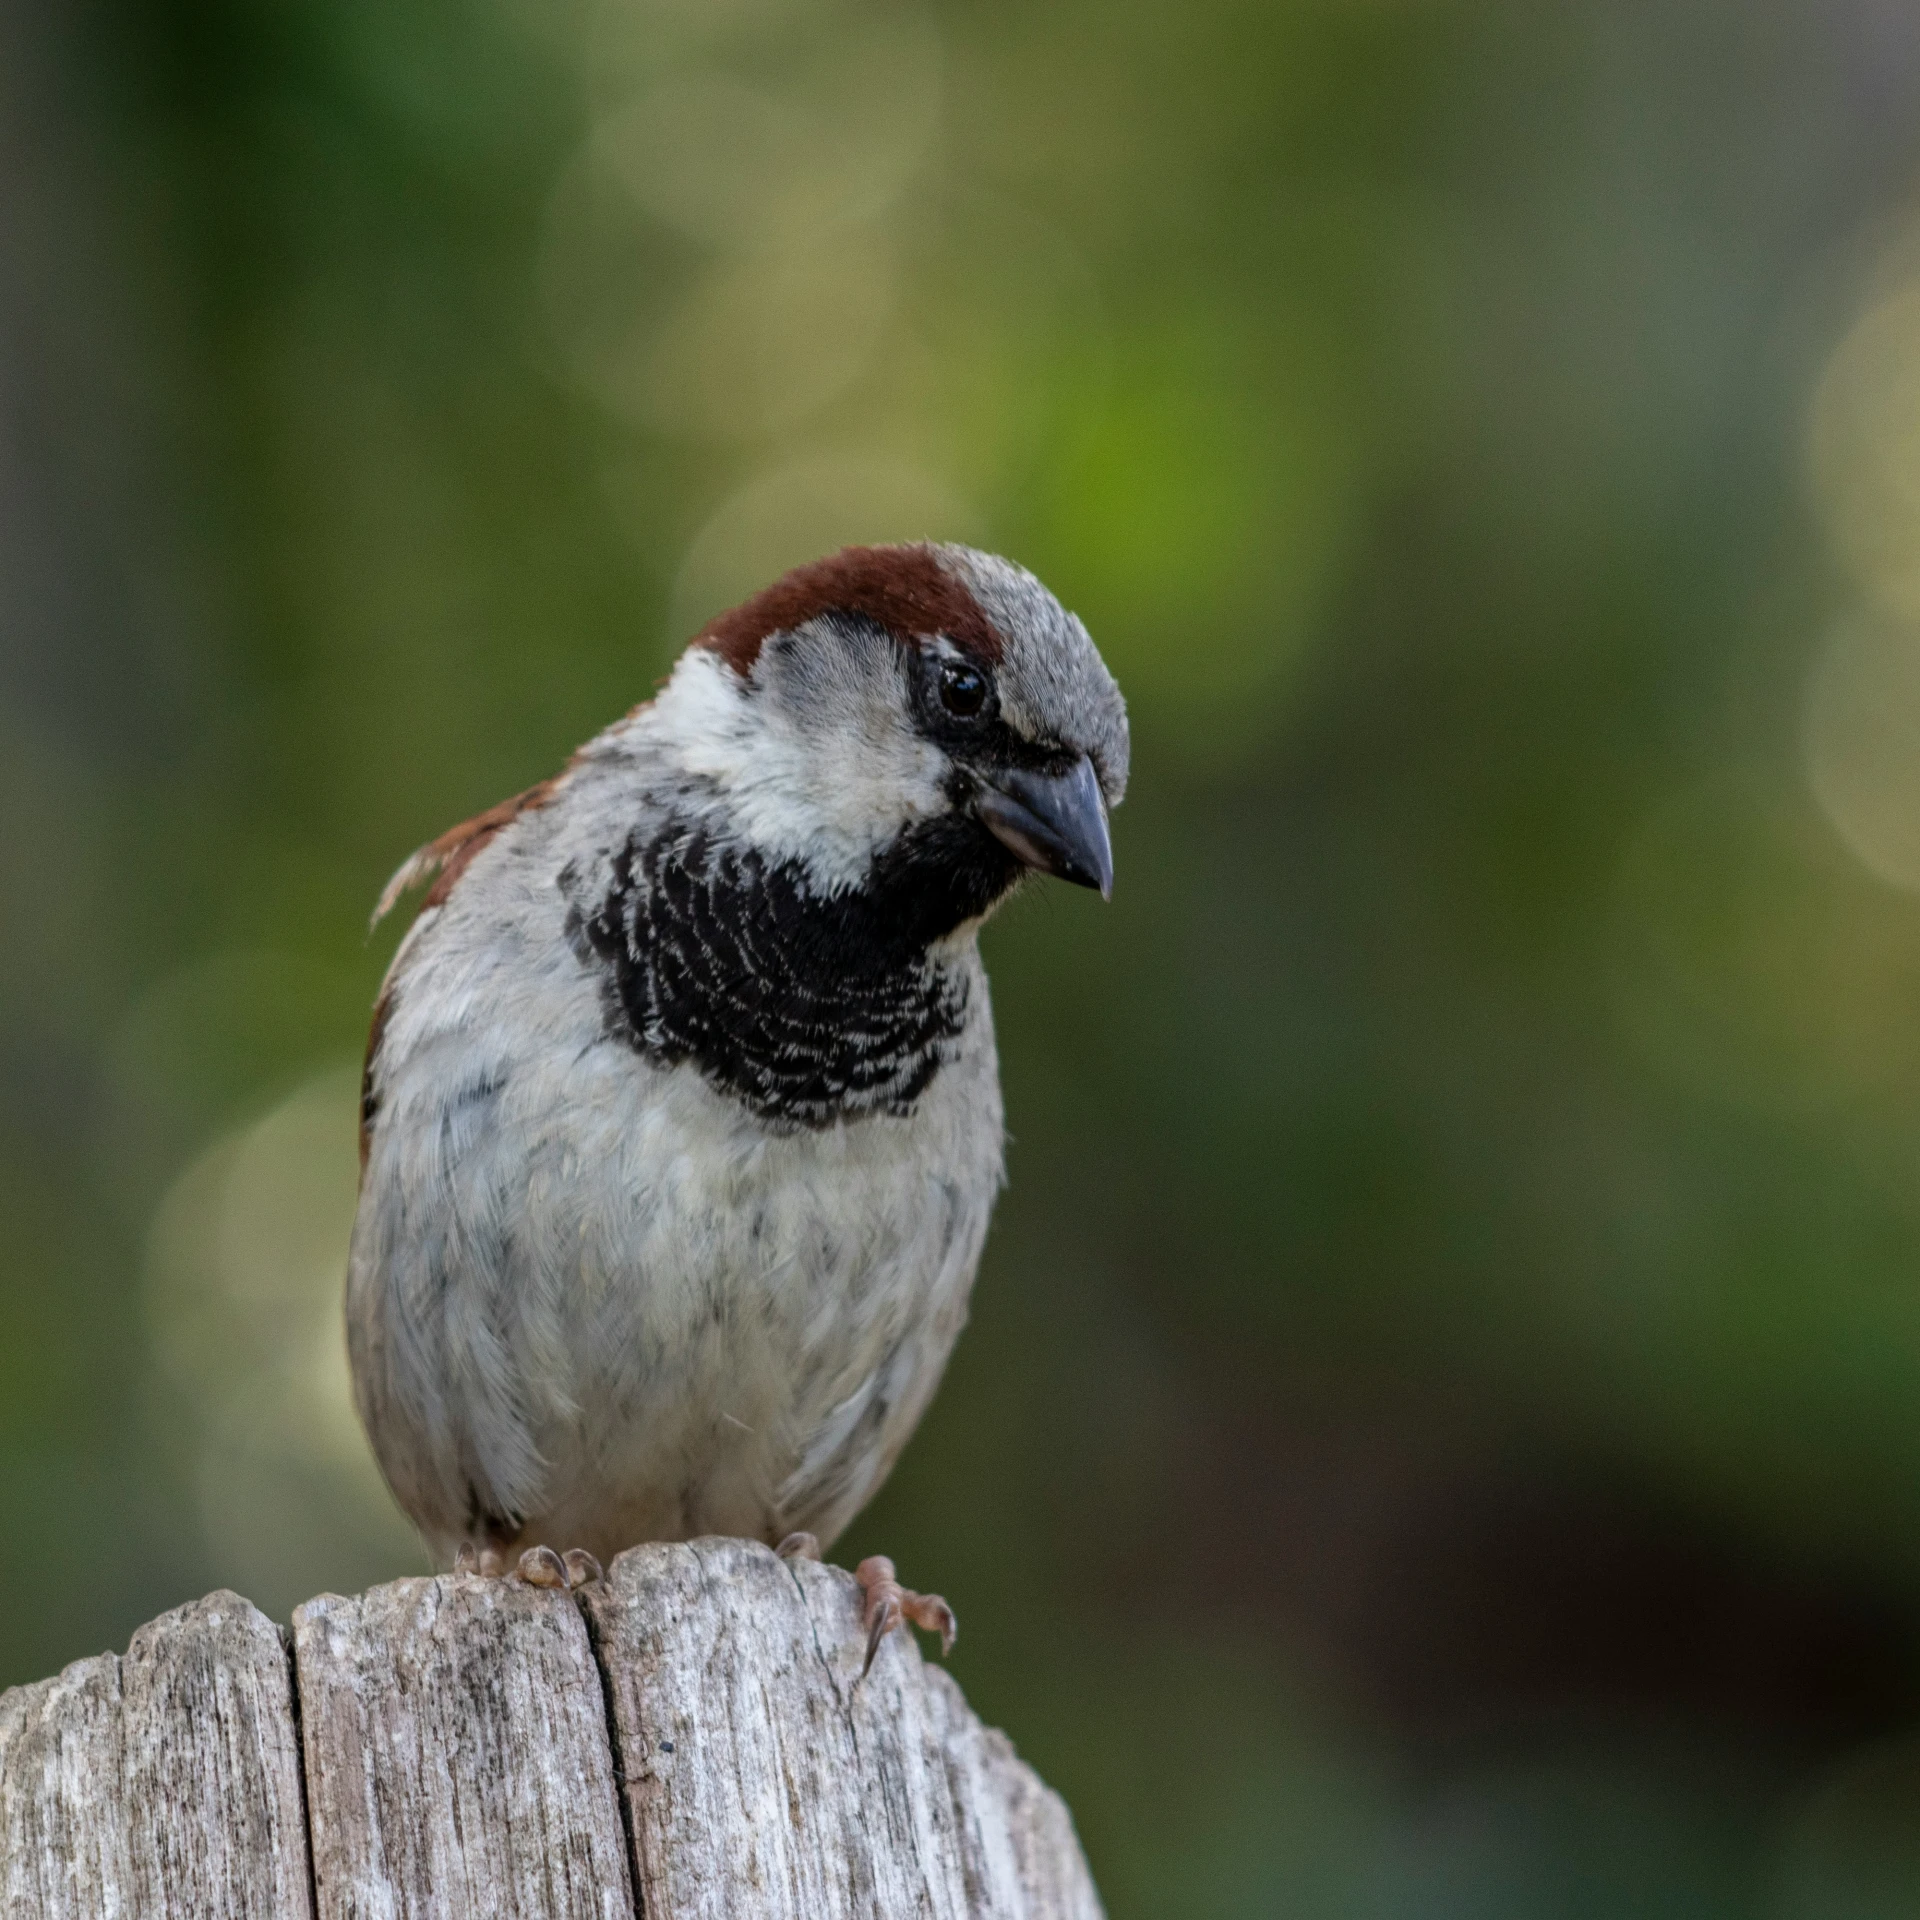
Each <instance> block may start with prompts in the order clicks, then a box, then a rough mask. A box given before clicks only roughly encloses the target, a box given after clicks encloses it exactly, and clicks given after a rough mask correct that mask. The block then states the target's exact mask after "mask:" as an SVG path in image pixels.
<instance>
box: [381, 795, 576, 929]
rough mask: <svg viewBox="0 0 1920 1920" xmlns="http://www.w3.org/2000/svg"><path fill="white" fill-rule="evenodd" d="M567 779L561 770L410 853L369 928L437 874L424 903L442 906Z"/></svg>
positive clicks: (383, 897) (382, 897)
mask: <svg viewBox="0 0 1920 1920" xmlns="http://www.w3.org/2000/svg"><path fill="white" fill-rule="evenodd" d="M565 778H566V775H565V774H564V773H557V774H555V775H553V776H552V778H551V779H547V780H542V781H539V782H538V783H537V784H536V785H534V786H531V787H529V788H528V789H527V790H526V792H524V793H516V794H515V795H514V796H513V797H512V799H510V800H502V801H500V802H499V803H498V804H497V805H495V806H491V807H489V808H488V809H487V810H486V812H485V813H476V814H475V815H474V816H473V818H472V819H471V820H462V821H461V822H460V824H459V825H458V826H457V827H449V828H448V829H447V830H446V832H445V833H443V834H441V835H440V837H439V838H438V839H437V840H429V841H428V842H427V844H426V845H425V846H424V847H421V848H420V849H419V850H418V851H417V852H415V853H412V854H410V855H408V857H407V858H406V859H405V860H404V861H402V862H401V864H400V870H399V871H398V872H397V873H396V874H395V875H394V876H393V878H392V879H391V880H389V881H388V882H387V884H386V887H385V889H384V890H383V891H382V892H381V895H380V900H379V904H378V905H377V906H376V907H375V908H374V910H373V918H372V920H371V921H369V922H368V926H369V928H370V929H371V928H372V927H377V926H378V925H379V924H380V922H381V921H382V920H384V919H385V918H386V917H387V915H388V914H389V913H391V912H392V911H393V908H394V905H395V903H396V902H397V901H398V900H399V898H400V896H401V895H402V894H403V893H405V892H406V891H407V890H408V889H409V888H411V887H417V886H418V885H419V884H420V883H421V881H423V880H425V879H427V878H429V877H430V876H431V875H434V874H438V875H439V876H440V877H439V878H438V879H437V880H435V881H434V883H433V886H432V888H431V889H430V890H429V892H428V894H427V897H426V899H425V900H423V901H422V902H421V903H420V904H421V907H422V909H423V910H424V909H425V908H427V907H437V906H439V905H441V904H442V903H443V902H444V901H445V900H446V897H447V895H448V894H450V893H451V892H452V891H453V885H454V882H455V881H456V880H458V879H459V878H460V876H461V875H462V874H463V873H464V872H466V870H467V868H468V866H469V865H470V864H471V862H472V860H473V857H474V855H475V854H477V853H478V852H479V851H480V850H481V849H482V848H483V847H484V846H486V845H487V843H488V842H489V841H490V840H492V839H493V837H494V836H495V835H496V834H497V833H499V832H500V831H501V830H502V829H503V828H505V827H508V826H510V825H511V824H512V823H513V822H514V821H515V820H516V819H518V818H519V816H520V815H521V814H523V813H526V812H528V811H529V810H530V809H532V808H534V807H543V806H545V805H546V803H547V802H548V801H549V800H550V799H552V798H553V794H554V790H555V789H556V788H557V787H558V786H559V785H560V783H561V781H563V780H564V779H565Z"/></svg>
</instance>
